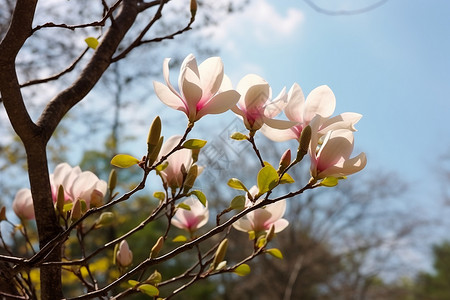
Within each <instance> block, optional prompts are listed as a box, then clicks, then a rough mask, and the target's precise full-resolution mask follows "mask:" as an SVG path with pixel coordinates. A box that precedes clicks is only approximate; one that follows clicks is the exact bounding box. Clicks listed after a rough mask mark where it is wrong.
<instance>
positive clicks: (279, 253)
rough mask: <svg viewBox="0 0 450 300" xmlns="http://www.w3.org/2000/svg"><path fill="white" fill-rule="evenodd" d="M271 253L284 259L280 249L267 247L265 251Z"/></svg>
mask: <svg viewBox="0 0 450 300" xmlns="http://www.w3.org/2000/svg"><path fill="white" fill-rule="evenodd" d="M264 252H266V253H268V254H270V255H272V256H273V257H276V258H278V259H283V254H282V253H281V251H280V250H278V249H277V248H272V249H267V250H266V251H264Z"/></svg>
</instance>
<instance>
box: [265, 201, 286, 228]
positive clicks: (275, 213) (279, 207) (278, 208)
mask: <svg viewBox="0 0 450 300" xmlns="http://www.w3.org/2000/svg"><path fill="white" fill-rule="evenodd" d="M266 210H267V211H268V212H270V214H271V217H270V218H269V219H268V222H269V223H273V222H275V221H277V220H279V219H281V217H283V215H284V212H285V211H286V200H281V201H278V202H275V203H273V204H269V205H267V206H266Z"/></svg>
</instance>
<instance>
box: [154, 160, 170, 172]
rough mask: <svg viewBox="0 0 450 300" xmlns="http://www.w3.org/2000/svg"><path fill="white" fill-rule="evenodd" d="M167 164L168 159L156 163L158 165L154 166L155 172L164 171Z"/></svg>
mask: <svg viewBox="0 0 450 300" xmlns="http://www.w3.org/2000/svg"><path fill="white" fill-rule="evenodd" d="M168 165H169V162H168V161H165V162H163V163H162V164H160V165H158V166H157V167H156V168H155V170H156V171H157V172H161V171H164V169H165V168H167V166H168Z"/></svg>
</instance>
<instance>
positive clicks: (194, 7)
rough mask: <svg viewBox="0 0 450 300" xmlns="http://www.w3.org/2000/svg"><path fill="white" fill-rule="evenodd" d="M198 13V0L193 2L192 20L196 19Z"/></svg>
mask: <svg viewBox="0 0 450 300" xmlns="http://www.w3.org/2000/svg"><path fill="white" fill-rule="evenodd" d="M196 13H197V0H191V19H194V18H195V14H196Z"/></svg>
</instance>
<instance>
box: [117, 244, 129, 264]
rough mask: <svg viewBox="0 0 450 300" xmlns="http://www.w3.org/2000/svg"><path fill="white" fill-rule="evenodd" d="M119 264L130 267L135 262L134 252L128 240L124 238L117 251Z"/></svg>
mask: <svg viewBox="0 0 450 300" xmlns="http://www.w3.org/2000/svg"><path fill="white" fill-rule="evenodd" d="M116 261H117V264H118V265H119V266H121V267H128V266H129V265H131V264H132V263H133V252H132V251H131V250H130V247H128V243H127V241H125V240H123V241H121V242H120V244H119V250H118V251H117V253H116Z"/></svg>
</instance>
